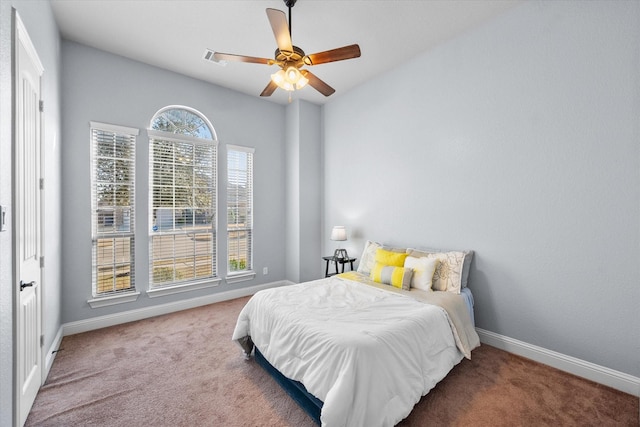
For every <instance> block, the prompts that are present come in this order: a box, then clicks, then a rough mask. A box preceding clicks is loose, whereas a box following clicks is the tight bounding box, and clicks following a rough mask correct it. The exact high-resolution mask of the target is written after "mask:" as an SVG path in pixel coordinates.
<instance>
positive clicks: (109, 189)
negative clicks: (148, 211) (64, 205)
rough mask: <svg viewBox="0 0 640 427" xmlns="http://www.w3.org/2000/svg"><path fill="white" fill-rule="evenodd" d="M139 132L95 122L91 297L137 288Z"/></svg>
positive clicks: (92, 124) (93, 140)
mask: <svg viewBox="0 0 640 427" xmlns="http://www.w3.org/2000/svg"><path fill="white" fill-rule="evenodd" d="M137 134H138V130H137V129H131V128H126V127H122V126H114V125H108V124H101V123H95V122H92V123H91V150H92V156H91V157H92V180H91V224H92V243H93V245H92V265H93V295H94V297H99V296H108V295H111V294H115V293H120V292H127V291H133V290H135V268H134V267H135V256H134V254H135V237H134V230H135V209H134V206H135V142H136V135H137Z"/></svg>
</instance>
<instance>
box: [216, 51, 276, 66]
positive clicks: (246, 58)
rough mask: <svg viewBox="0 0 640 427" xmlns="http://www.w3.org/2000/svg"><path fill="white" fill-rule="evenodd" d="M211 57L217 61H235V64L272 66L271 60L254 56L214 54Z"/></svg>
mask: <svg viewBox="0 0 640 427" xmlns="http://www.w3.org/2000/svg"><path fill="white" fill-rule="evenodd" d="M213 57H214V58H215V59H216V60H217V61H235V62H250V63H253V64H267V65H271V64H273V62H274V61H273V59H267V58H257V57H255V56H244V55H235V54H233V53H221V52H214V54H213Z"/></svg>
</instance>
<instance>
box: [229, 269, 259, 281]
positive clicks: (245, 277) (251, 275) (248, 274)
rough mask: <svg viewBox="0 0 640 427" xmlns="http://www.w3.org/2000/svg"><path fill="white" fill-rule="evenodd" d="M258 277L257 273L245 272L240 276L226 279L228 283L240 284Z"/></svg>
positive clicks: (232, 275)
mask: <svg viewBox="0 0 640 427" xmlns="http://www.w3.org/2000/svg"><path fill="white" fill-rule="evenodd" d="M255 277H256V273H255V271H245V272H242V273H238V274H230V275H228V276H227V277H225V280H226V281H227V283H239V282H246V281H247V280H252V279H254V278H255Z"/></svg>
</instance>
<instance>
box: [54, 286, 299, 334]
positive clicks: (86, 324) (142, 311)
mask: <svg viewBox="0 0 640 427" xmlns="http://www.w3.org/2000/svg"><path fill="white" fill-rule="evenodd" d="M291 284H293V282H290V281H287V280H282V281H278V282H271V283H265V284H262V285H256V286H250V287H247V288H238V289H231V290H228V291H223V292H217V293H215V294H211V295H206V296H203V297H198V298H191V299H186V300H181V301H176V302H170V303H167V304H161V305H154V306H152V307H144V308H139V309H136V310H129V311H125V312H121V313H115V314H109V315H106V316H98V317H92V318H91V319H85V320H78V321H76V322H69V323H65V324H63V325H62V329H63V335H64V336H67V335H74V334H79V333H82V332H88V331H93V330H96V329H101V328H106V327H108V326H115V325H120V324H122V323H127V322H133V321H136V320H142V319H147V318H149V317H155V316H160V315H163V314H169V313H173V312H176V311H181V310H188V309H190V308H195V307H200V306H203V305H208V304H213V303H216V302H221V301H227V300H231V299H235V298H241V297H245V296H249V295H253V294H255V293H256V292H258V291H260V290H262V289H268V288H276V287H278V286H286V285H291Z"/></svg>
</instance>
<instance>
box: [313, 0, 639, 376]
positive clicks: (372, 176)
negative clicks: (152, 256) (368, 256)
mask: <svg viewBox="0 0 640 427" xmlns="http://www.w3.org/2000/svg"><path fill="white" fill-rule="evenodd" d="M639 70H640V3H638V2H631V1H629V2H621V1H618V2H610V1H590V2H526V3H524V4H522V5H521V6H519V7H516V8H515V9H513V10H512V11H510V12H508V13H506V14H504V15H502V16H501V17H499V18H498V19H496V20H493V21H491V22H489V23H487V24H486V25H484V26H483V27H481V28H478V29H475V30H473V31H470V32H468V33H466V34H465V35H462V36H461V37H458V38H457V39H454V40H452V41H450V42H448V43H446V44H443V45H441V46H439V47H437V48H435V49H433V50H431V51H429V52H426V53H424V54H422V55H419V56H417V57H416V58H415V59H414V60H413V61H411V62H410V63H407V64H404V65H401V66H399V67H398V68H396V69H394V70H393V71H392V72H389V73H387V74H385V75H382V76H380V77H379V78H377V79H376V80H374V81H369V82H366V83H364V84H362V85H361V86H359V87H358V88H356V89H355V90H353V91H351V92H349V93H346V94H343V95H341V96H340V97H338V98H336V99H335V100H333V101H332V102H331V103H329V104H327V105H326V106H325V107H324V114H325V128H324V129H325V134H326V135H325V147H324V150H325V154H324V156H325V168H324V185H325V194H324V196H325V199H324V206H325V207H324V221H325V223H326V224H344V225H346V226H347V227H348V228H350V229H352V230H353V232H352V235H351V236H350V240H349V241H348V242H345V243H346V244H347V248H348V249H349V252H350V253H354V254H356V253H357V254H359V253H360V252H361V251H362V246H363V243H364V240H366V239H367V238H368V239H374V240H378V241H382V242H386V243H390V244H395V245H399V246H429V247H446V248H457V249H466V248H469V249H474V250H476V251H477V252H476V253H477V256H476V258H475V261H474V263H473V264H472V271H471V276H470V285H469V287H470V288H471V289H472V291H473V292H474V295H475V297H476V320H477V326H479V327H480V328H483V329H486V330H489V331H493V332H495V333H498V334H502V335H505V336H507V337H511V338H515V339H518V340H521V341H524V342H527V343H530V344H534V345H537V346H541V347H544V348H546V349H549V350H554V351H557V352H560V353H563V354H566V355H569V356H573V357H577V358H579V359H582V360H586V361H589V362H592V363H595V364H598V365H602V366H605V367H608V368H611V369H615V370H618V371H621V372H624V373H627V374H630V375H633V376H636V377H638V376H640V366H639V363H640V362H639V360H640V359H639V358H638V357H637V355H638V354H640V348H639V345H640V328H638V325H639V324H640V314H639V313H640V310H638V301H640V287H639V286H638V280H639V277H640V262H639V260H640V142H639V141H640V124H639V120H638V118H639V117H640V73H639ZM329 159H331V161H329ZM331 243H332V242H330V241H328V239H327V237H326V236H325V237H324V245H325V247H327V248H329V247H332V246H330V245H331ZM325 252H326V251H325Z"/></svg>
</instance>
